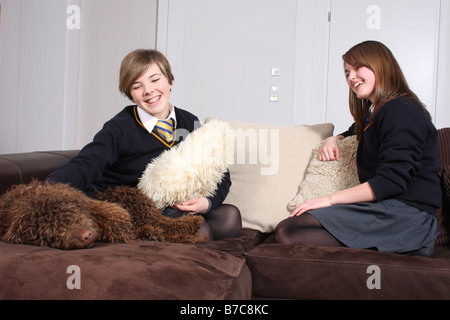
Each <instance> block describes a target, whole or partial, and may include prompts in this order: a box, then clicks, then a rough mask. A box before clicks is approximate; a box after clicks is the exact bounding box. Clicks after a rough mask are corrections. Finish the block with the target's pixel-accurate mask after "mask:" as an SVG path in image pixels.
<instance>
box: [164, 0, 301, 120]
mask: <svg viewBox="0 0 450 320" xmlns="http://www.w3.org/2000/svg"><path fill="white" fill-rule="evenodd" d="M162 2H166V1H162ZM168 3H169V15H168V25H169V28H168V30H169V37H168V38H167V42H166V41H165V39H164V44H165V45H166V53H167V56H168V58H169V61H170V62H171V64H172V66H173V69H174V70H173V72H174V75H175V83H174V88H173V90H172V102H173V103H174V104H175V105H177V106H179V107H181V108H184V109H187V110H189V111H191V112H193V113H194V114H196V115H197V116H198V117H199V118H200V119H204V118H205V117H207V116H213V117H219V118H223V119H228V120H242V121H254V122H271V123H285V124H286V123H290V121H291V118H292V99H293V79H294V54H295V41H294V38H295V28H296V1H295V0H284V1H273V0H245V1H242V0H228V1H218V0H212V1H205V0H189V1H168ZM158 48H161V46H158ZM162 49H164V48H162ZM271 67H278V68H279V69H280V76H278V77H272V76H271V75H270V70H271ZM271 85H278V86H279V90H280V93H279V102H269V95H270V87H271Z"/></svg>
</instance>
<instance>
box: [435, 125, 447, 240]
mask: <svg viewBox="0 0 450 320" xmlns="http://www.w3.org/2000/svg"><path fill="white" fill-rule="evenodd" d="M438 142H439V163H440V164H441V165H442V172H441V174H440V176H441V183H442V208H441V209H440V210H439V211H438V220H439V227H440V231H441V232H440V234H439V237H438V239H437V241H436V244H438V245H444V244H446V245H448V244H450V128H442V129H439V130H438Z"/></svg>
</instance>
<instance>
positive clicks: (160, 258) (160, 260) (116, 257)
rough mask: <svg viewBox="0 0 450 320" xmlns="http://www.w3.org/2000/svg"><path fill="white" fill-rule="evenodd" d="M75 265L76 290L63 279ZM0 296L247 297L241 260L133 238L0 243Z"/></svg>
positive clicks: (247, 281) (248, 290)
mask: <svg viewBox="0 0 450 320" xmlns="http://www.w3.org/2000/svg"><path fill="white" fill-rule="evenodd" d="M72 265H76V266H78V267H79V268H80V280H79V283H80V286H81V289H76V288H74V289H70V288H68V286H67V284H66V282H67V280H68V279H69V277H70V276H71V275H72V274H73V272H71V271H70V270H69V273H67V272H68V269H67V268H68V267H69V266H72ZM0 275H1V283H2V285H1V289H0V299H52V300H54V299H133V300H139V299H152V300H155V299H171V300H178V299H189V300H190V299H192V300H204V299H208V300H216V299H248V298H250V297H251V275H250V272H249V270H248V268H247V266H246V265H245V259H243V258H242V257H240V258H239V257H234V256H231V255H229V254H227V253H224V252H221V251H216V250H207V249H199V248H196V247H195V246H190V245H183V244H173V243H161V242H145V241H137V242H134V243H130V244H114V245H113V244H102V245H100V246H97V247H95V248H92V249H82V250H71V251H64V250H56V249H51V248H41V247H33V246H25V245H12V244H5V243H1V244H0Z"/></svg>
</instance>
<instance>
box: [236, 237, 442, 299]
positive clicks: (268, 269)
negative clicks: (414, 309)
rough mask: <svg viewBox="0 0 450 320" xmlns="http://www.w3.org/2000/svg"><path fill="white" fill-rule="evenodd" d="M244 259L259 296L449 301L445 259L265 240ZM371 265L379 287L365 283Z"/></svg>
mask: <svg viewBox="0 0 450 320" xmlns="http://www.w3.org/2000/svg"><path fill="white" fill-rule="evenodd" d="M245 257H246V259H247V265H248V266H249V268H250V271H251V273H252V278H253V295H254V297H258V298H278V299H450V290H449V287H450V260H449V259H439V258H436V259H434V258H426V257H411V256H404V255H399V254H395V253H383V252H375V251H371V250H362V249H350V248H326V247H316V246H302V245H292V244H291V245H288V244H263V245H260V246H258V247H256V248H255V249H253V250H251V251H250V252H248V253H246V254H245ZM372 265H376V266H378V267H379V268H380V271H379V275H380V282H379V283H380V289H369V288H368V286H367V281H368V280H369V277H371V276H373V275H374V273H373V271H371V272H369V273H368V268H369V266H372ZM369 271H370V270H369Z"/></svg>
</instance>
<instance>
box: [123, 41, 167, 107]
mask: <svg viewBox="0 0 450 320" xmlns="http://www.w3.org/2000/svg"><path fill="white" fill-rule="evenodd" d="M152 63H156V65H157V66H158V67H159V69H160V70H161V72H162V73H163V75H164V76H165V77H166V78H167V80H168V82H169V84H173V80H174V79H175V78H174V76H173V74H172V70H171V68H170V64H169V61H167V59H166V57H165V56H164V55H163V54H162V53H161V52H159V51H156V50H151V49H138V50H135V51H132V52H130V53H129V54H127V56H126V57H125V58H124V59H123V61H122V64H121V65H120V80H119V90H120V92H121V93H123V94H124V95H125V96H127V97H128V98H129V99H130V100H133V98H132V97H131V86H132V84H133V83H134V82H135V81H136V80H137V79H139V77H140V76H142V75H143V74H144V73H145V71H147V69H148V68H149V67H150V65H151V64H152Z"/></svg>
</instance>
